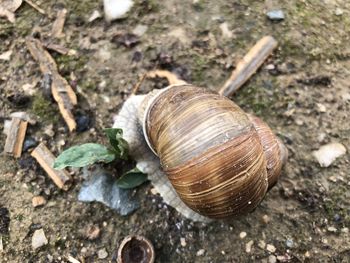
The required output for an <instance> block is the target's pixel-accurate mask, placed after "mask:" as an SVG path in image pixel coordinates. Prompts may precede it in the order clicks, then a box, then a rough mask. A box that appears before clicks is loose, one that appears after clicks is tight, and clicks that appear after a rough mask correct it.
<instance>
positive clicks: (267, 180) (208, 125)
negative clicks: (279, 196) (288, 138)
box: [139, 84, 287, 219]
mask: <svg viewBox="0 0 350 263" xmlns="http://www.w3.org/2000/svg"><path fill="white" fill-rule="evenodd" d="M139 118H140V119H141V121H142V126H143V133H144V136H145V139H146V141H147V144H148V145H149V147H150V148H151V149H152V151H153V152H154V153H155V154H156V155H157V156H158V157H159V159H160V162H161V166H162V168H163V171H164V172H165V174H166V175H167V177H168V179H169V180H170V182H171V184H172V186H173V187H174V189H175V190H176V192H177V194H178V195H179V197H180V198H181V200H182V201H183V202H184V203H185V204H186V205H187V206H188V207H190V208H191V209H192V210H194V211H195V212H197V213H199V214H201V215H204V216H206V217H209V218H214V219H224V218H230V217H234V216H239V215H242V214H246V213H248V212H251V211H252V210H254V209H255V208H256V207H257V206H258V204H259V203H260V202H261V201H262V199H263V198H264V196H265V194H266V192H267V191H268V189H269V188H271V187H272V186H273V185H274V184H275V183H276V182H277V180H278V177H279V176H280V173H281V169H282V165H283V163H284V162H285V160H286V156H287V151H286V150H285V147H284V145H283V144H282V143H281V142H280V141H279V139H278V138H277V137H276V136H275V135H274V134H273V132H272V131H271V129H270V128H269V127H268V126H267V125H266V124H265V123H264V122H263V121H261V120H260V119H258V118H257V117H254V116H250V115H248V114H246V113H244V112H243V110H242V109H241V108H239V106H237V105H236V104H235V103H234V102H232V101H231V100H229V99H228V98H226V97H224V96H221V95H219V94H217V93H215V92H212V91H209V90H207V89H204V88H199V87H195V86H192V85H188V84H181V85H173V86H170V87H168V88H166V89H163V90H160V91H155V92H152V93H150V94H149V95H148V96H146V98H145V99H144V102H143V104H142V106H141V107H140V112H139Z"/></svg>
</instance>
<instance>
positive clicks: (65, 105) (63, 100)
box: [26, 38, 77, 131]
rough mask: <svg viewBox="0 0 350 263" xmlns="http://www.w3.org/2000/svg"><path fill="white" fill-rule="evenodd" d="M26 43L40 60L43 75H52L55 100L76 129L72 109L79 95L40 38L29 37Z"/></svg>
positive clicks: (71, 129)
mask: <svg viewBox="0 0 350 263" xmlns="http://www.w3.org/2000/svg"><path fill="white" fill-rule="evenodd" d="M26 44H27V47H28V49H29V51H30V53H31V54H32V56H33V58H34V59H35V60H36V61H38V63H39V65H40V70H41V72H42V73H43V75H51V77H52V85H51V91H52V95H53V97H54V99H55V101H56V102H57V103H58V107H59V109H60V112H61V115H62V117H63V119H64V120H65V122H66V123H67V125H68V128H69V130H70V131H73V130H75V129H76V127H77V124H76V122H75V119H74V116H73V113H72V110H73V107H74V105H76V104H77V97H76V95H75V93H74V91H73V89H72V87H71V86H69V84H68V82H67V80H66V79H64V78H63V77H62V76H61V75H60V74H59V73H58V68H57V65H56V63H55V61H54V59H53V58H52V57H51V55H50V54H49V52H47V51H46V50H45V49H44V47H43V44H42V43H41V42H40V41H39V40H38V39H34V38H27V39H26Z"/></svg>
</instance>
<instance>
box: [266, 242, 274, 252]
mask: <svg viewBox="0 0 350 263" xmlns="http://www.w3.org/2000/svg"><path fill="white" fill-rule="evenodd" d="M266 250H267V251H269V252H271V253H275V252H276V247H275V246H274V245H271V244H267V246H266Z"/></svg>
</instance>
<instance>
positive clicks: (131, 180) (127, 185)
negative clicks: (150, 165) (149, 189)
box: [117, 168, 147, 189]
mask: <svg viewBox="0 0 350 263" xmlns="http://www.w3.org/2000/svg"><path fill="white" fill-rule="evenodd" d="M146 181H147V174H144V173H142V172H141V171H140V170H139V169H137V168H134V169H132V170H130V171H128V172H126V173H125V174H123V175H122V176H121V177H120V178H119V179H118V180H117V185H118V187H120V188H123V189H131V188H135V187H137V186H139V185H141V184H143V183H144V182H146Z"/></svg>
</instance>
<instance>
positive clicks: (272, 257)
mask: <svg viewBox="0 0 350 263" xmlns="http://www.w3.org/2000/svg"><path fill="white" fill-rule="evenodd" d="M276 262H277V258H276V256H274V255H270V256H269V263H276Z"/></svg>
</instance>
